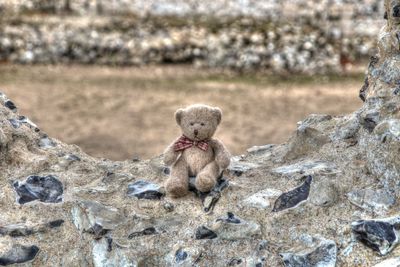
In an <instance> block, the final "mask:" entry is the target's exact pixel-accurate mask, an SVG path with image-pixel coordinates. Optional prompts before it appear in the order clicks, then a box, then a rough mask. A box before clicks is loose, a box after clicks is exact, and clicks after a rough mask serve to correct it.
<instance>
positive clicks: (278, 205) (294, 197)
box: [272, 175, 312, 212]
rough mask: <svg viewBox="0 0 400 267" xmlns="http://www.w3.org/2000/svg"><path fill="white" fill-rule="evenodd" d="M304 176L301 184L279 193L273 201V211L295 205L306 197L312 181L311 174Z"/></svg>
mask: <svg viewBox="0 0 400 267" xmlns="http://www.w3.org/2000/svg"><path fill="white" fill-rule="evenodd" d="M305 178H306V179H305V181H304V183H303V184H302V185H300V186H299V187H296V188H295V189H293V190H291V191H289V192H286V193H283V194H282V195H280V197H279V198H278V199H277V200H276V201H275V204H274V208H273V210H272V211H273V212H278V211H282V210H286V209H290V208H293V207H296V206H297V205H299V204H300V203H302V202H304V201H306V200H307V199H308V195H309V193H310V187H311V182H312V176H311V175H309V176H307V177H305Z"/></svg>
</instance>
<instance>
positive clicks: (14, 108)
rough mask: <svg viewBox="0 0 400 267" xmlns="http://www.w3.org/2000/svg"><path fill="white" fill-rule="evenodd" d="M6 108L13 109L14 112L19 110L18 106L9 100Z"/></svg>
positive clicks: (5, 104)
mask: <svg viewBox="0 0 400 267" xmlns="http://www.w3.org/2000/svg"><path fill="white" fill-rule="evenodd" d="M4 106H6V107H7V108H9V109H11V110H12V111H14V110H16V109H17V106H16V105H15V104H14V103H13V102H12V101H11V100H7V101H6V102H5V103H4Z"/></svg>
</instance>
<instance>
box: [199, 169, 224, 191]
mask: <svg viewBox="0 0 400 267" xmlns="http://www.w3.org/2000/svg"><path fill="white" fill-rule="evenodd" d="M218 172H219V167H218V165H217V163H216V162H215V161H213V162H210V163H208V164H207V165H206V166H205V167H204V168H203V169H202V170H201V171H200V172H199V173H198V174H197V177H196V182H195V185H196V188H197V190H199V191H200V192H209V191H211V189H213V187H214V186H215V184H216V182H217V177H218Z"/></svg>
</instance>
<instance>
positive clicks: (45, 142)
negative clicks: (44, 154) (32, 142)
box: [38, 136, 56, 149]
mask: <svg viewBox="0 0 400 267" xmlns="http://www.w3.org/2000/svg"><path fill="white" fill-rule="evenodd" d="M38 145H39V147H40V148H43V149H48V148H53V147H55V146H56V143H55V142H53V141H52V140H51V139H50V138H49V137H47V136H44V137H42V138H41V139H40V140H39V144H38Z"/></svg>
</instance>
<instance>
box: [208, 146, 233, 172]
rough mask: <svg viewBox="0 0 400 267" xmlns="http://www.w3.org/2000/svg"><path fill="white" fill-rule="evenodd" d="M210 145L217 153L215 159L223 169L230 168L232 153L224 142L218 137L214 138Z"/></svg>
mask: <svg viewBox="0 0 400 267" xmlns="http://www.w3.org/2000/svg"><path fill="white" fill-rule="evenodd" d="M210 145H211V147H212V148H213V150H214V153H215V161H216V162H217V164H218V166H219V167H220V168H221V170H224V169H226V168H228V166H229V163H230V161H231V154H230V153H229V151H228V149H226V147H225V146H224V144H223V143H222V142H221V141H219V140H218V139H212V140H211V142H210Z"/></svg>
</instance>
